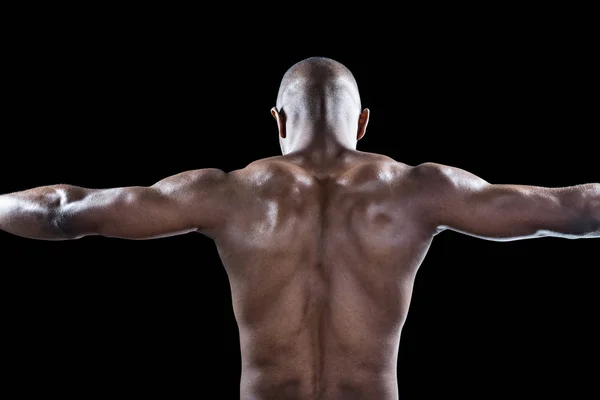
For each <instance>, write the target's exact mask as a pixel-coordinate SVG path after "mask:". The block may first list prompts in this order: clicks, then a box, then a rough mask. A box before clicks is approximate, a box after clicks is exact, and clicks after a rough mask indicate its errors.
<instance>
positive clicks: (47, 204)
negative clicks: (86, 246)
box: [0, 185, 69, 240]
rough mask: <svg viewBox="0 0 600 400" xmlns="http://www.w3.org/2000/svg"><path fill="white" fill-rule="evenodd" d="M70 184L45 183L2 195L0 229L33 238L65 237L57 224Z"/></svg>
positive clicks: (60, 238) (50, 238) (58, 238)
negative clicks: (50, 184) (49, 184)
mask: <svg viewBox="0 0 600 400" xmlns="http://www.w3.org/2000/svg"><path fill="white" fill-rule="evenodd" d="M68 188H69V187H68V186H65V185H54V186H43V187H38V188H34V189H29V190H25V191H22V192H15V193H9V194H5V195H1V196H0V229H1V230H3V231H6V232H9V233H12V234H14V235H18V236H23V237H27V238H32V239H43V240H64V239H67V237H66V236H65V235H64V234H63V232H62V231H61V229H60V228H59V225H58V218H59V217H60V215H59V210H60V205H61V202H62V201H63V200H64V198H65V192H66V191H67V190H68Z"/></svg>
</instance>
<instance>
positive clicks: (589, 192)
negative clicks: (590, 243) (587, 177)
mask: <svg viewBox="0 0 600 400" xmlns="http://www.w3.org/2000/svg"><path fill="white" fill-rule="evenodd" d="M579 210H580V212H579V213H578V216H577V218H576V220H575V221H574V223H573V226H572V228H573V231H574V232H573V233H575V234H576V235H577V237H582V238H597V237H600V184H599V183H592V184H588V185H582V191H581V203H580V207H579Z"/></svg>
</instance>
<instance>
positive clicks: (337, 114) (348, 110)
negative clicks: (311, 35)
mask: <svg viewBox="0 0 600 400" xmlns="http://www.w3.org/2000/svg"><path fill="white" fill-rule="evenodd" d="M271 114H272V115H273V117H274V118H275V119H276V120H277V126H278V129H279V142H280V144H281V151H282V152H283V154H287V153H289V152H293V151H301V150H302V149H311V151H313V152H315V151H316V149H321V150H323V149H326V148H327V149H329V150H331V149H335V148H340V147H344V148H350V149H355V148H356V142H357V140H359V139H361V138H362V137H363V135H364V134H365V129H366V127H367V123H368V121H369V110H368V109H367V108H365V109H364V110H362V111H361V104H360V96H359V94H358V87H357V85H356V80H355V79H354V76H353V75H352V73H351V72H350V70H349V69H348V68H346V67H345V66H344V65H343V64H341V63H339V62H337V61H335V60H332V59H330V58H326V57H310V58H307V59H304V60H302V61H300V62H297V63H296V64H294V65H292V66H291V67H290V69H288V70H287V71H286V73H285V74H284V75H283V78H282V79H281V84H280V86H279V92H278V94H277V104H276V107H273V108H272V109H271ZM334 152H335V151H334Z"/></svg>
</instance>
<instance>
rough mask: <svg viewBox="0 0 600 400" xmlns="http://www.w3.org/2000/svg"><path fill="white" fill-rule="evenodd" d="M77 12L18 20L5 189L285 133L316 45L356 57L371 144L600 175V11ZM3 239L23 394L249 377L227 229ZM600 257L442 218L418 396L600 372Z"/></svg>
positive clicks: (440, 158) (573, 394)
mask: <svg viewBox="0 0 600 400" xmlns="http://www.w3.org/2000/svg"><path fill="white" fill-rule="evenodd" d="M53 11H54V13H53V14H52V15H53V17H52V18H46V15H45V14H44V13H43V12H41V13H39V14H37V15H36V16H35V18H34V17H33V16H31V15H25V16H21V17H20V18H19V19H18V23H15V24H14V27H11V30H10V31H9V35H8V36H7V39H8V40H7V43H6V46H5V47H4V50H3V62H2V64H3V67H4V68H6V69H5V72H4V73H3V80H2V87H3V91H2V97H3V103H4V106H3V112H2V115H3V117H2V120H3V123H2V141H1V142H0V150H1V151H2V153H1V154H2V157H1V158H0V167H1V169H0V170H1V171H2V175H1V176H2V179H1V180H0V193H6V192H12V191H17V190H23V189H27V188H30V187H34V186H39V185H47V184H55V183H70V184H75V185H80V186H84V187H91V188H103V187H115V186H127V185H150V184H152V183H154V182H156V181H157V180H160V179H162V178H164V177H166V176H169V175H171V174H175V173H178V172H180V171H183V170H188V169H196V168H207V167H214V168H220V169H223V170H225V171H231V170H233V169H237V168H243V167H244V166H245V165H247V164H248V163H249V162H251V161H253V160H255V159H258V158H262V157H268V156H272V155H277V154H279V151H280V149H279V143H278V139H277V130H276V125H275V121H274V120H273V119H272V117H271V116H270V114H269V109H270V108H271V107H272V106H273V105H274V103H275V97H276V94H277V89H278V84H279V81H280V79H281V77H282V75H283V73H284V72H285V71H286V69H287V68H289V67H290V66H291V65H292V64H293V63H295V62H297V61H299V60H301V59H303V58H305V57H310V56H327V57H331V58H334V59H336V60H338V61H340V62H342V63H344V64H345V65H346V66H347V67H349V68H350V69H351V71H352V72H353V73H354V75H355V77H356V79H357V81H358V85H359V89H360V91H361V96H362V102H363V106H364V107H369V108H370V109H371V121H370V124H369V127H368V129H367V134H366V136H365V137H364V139H363V140H361V141H360V142H359V144H358V148H359V149H360V150H363V151H370V152H377V153H383V154H386V155H389V156H391V157H393V158H395V159H396V160H398V161H402V162H405V163H408V164H412V165H414V164H418V163H421V162H425V161H434V162H439V163H444V164H449V165H453V166H457V167H460V168H464V169H466V170H469V171H470V172H473V173H475V174H477V175H479V176H481V177H483V178H484V179H486V180H488V181H490V182H493V183H522V184H531V185H545V186H564V185H571V184H577V183H586V182H592V181H595V182H598V180H599V176H600V173H599V167H598V149H597V147H595V146H594V144H593V141H594V140H595V139H597V136H598V131H599V130H598V89H599V85H598V75H597V71H598V70H599V65H598V61H597V59H596V58H595V56H596V55H597V54H596V53H597V41H596V42H595V41H594V40H593V39H592V37H591V36H590V35H591V30H590V29H589V28H588V27H589V25H587V24H586V22H585V21H584V20H583V19H582V20H581V21H580V20H579V19H578V18H580V17H581V18H583V14H581V15H579V14H578V15H579V16H578V17H576V18H575V19H573V18H572V17H567V16H564V15H562V14H561V13H560V12H557V13H556V14H557V15H555V16H552V18H546V16H536V15H535V14H531V15H530V17H529V18H525V19H518V18H514V19H511V18H507V19H503V18H500V19H499V20H498V21H496V22H494V23H491V21H489V20H483V21H479V22H474V20H468V19H467V21H466V23H465V21H456V20H452V21H451V22H447V23H446V24H438V23H437V22H434V21H429V20H428V18H427V17H426V16H425V17H423V18H422V19H421V20H420V21H421V22H420V23H414V24H412V25H404V24H398V26H397V31H396V32H394V33H386V34H383V33H381V34H375V33H373V32H372V31H369V30H367V29H359V27H358V26H354V24H349V26H346V27H345V28H344V29H339V28H336V29H333V28H331V29H321V30H319V29H318V28H315V26H312V25H311V24H313V22H310V21H304V23H305V24H306V23H307V22H310V23H309V25H311V27H312V28H311V29H310V31H311V32H310V33H312V34H314V35H316V37H317V39H314V38H312V37H307V36H305V35H300V36H301V37H302V40H299V41H298V39H297V38H294V37H292V36H291V35H288V34H286V33H285V32H286V28H287V30H296V31H297V30H298V29H297V26H295V25H294V28H293V29H292V27H286V26H282V25H281V24H280V23H278V21H277V20H271V21H270V22H269V20H268V19H265V21H262V22H258V21H254V22H255V23H253V24H251V26H248V27H244V26H241V25H236V24H233V23H229V24H225V23H224V22H223V23H220V22H216V23H215V25H214V26H213V27H210V28H209V27H207V26H206V22H207V21H210V20H211V17H210V16H208V17H206V16H205V17H203V18H201V19H198V20H196V21H193V20H192V21H188V20H186V21H185V22H183V21H179V20H178V17H177V15H175V16H174V17H166V16H164V15H162V14H161V13H160V12H157V13H156V14H157V15H155V16H153V17H152V18H149V17H147V16H146V15H145V14H144V15H143V14H136V13H131V14H128V16H127V17H123V18H120V17H119V15H120V14H119V13H118V12H114V13H113V12H106V16H105V15H104V14H93V13H87V14H86V13H83V14H80V15H79V16H76V17H74V18H67V17H64V18H59V17H54V14H55V13H56V14H59V16H60V15H61V12H60V10H58V11H57V10H53ZM158 11H160V10H158ZM517 14H518V13H517ZM92 15H95V17H92ZM100 15H101V16H100ZM407 20H410V18H406V17H405V18H403V21H404V22H406V21H407ZM371 22H377V20H374V21H371ZM270 23H272V24H273V26H272V28H271V30H270V31H267V33H266V34H265V35H260V34H257V33H255V32H256V30H257V29H258V27H260V26H261V25H262V26H265V27H268V26H269V25H270ZM320 23H322V22H319V21H315V22H314V24H317V25H318V24H320ZM284 25H285V24H284ZM265 29H266V28H265ZM0 252H1V253H0V254H2V256H1V257H0V266H1V268H0V271H1V273H2V278H1V283H2V288H3V290H2V293H3V297H4V307H3V324H2V326H3V333H4V335H6V336H5V339H4V341H3V353H4V354H5V356H3V357H2V358H3V364H4V365H5V366H8V368H9V371H10V372H9V373H8V375H6V376H5V377H6V378H8V381H9V382H12V383H13V384H14V387H15V388H17V389H18V390H19V391H21V393H23V394H27V393H30V392H33V391H36V392H37V391H41V392H42V393H56V394H61V395H62V396H63V397H71V396H72V397H74V398H89V397H91V395H92V394H102V395H103V396H104V397H105V398H112V397H113V396H114V395H116V394H120V395H129V396H130V397H135V398H138V397H142V396H148V395H158V396H159V397H160V398H218V399H236V398H237V393H238V389H239V377H240V354H239V337H238V331H237V326H236V324H235V320H234V316H233V311H232V308H231V298H230V296H231V292H230V288H229V283H228V280H227V275H226V273H225V271H224V269H223V266H222V264H221V262H220V260H219V258H218V255H217V252H216V249H215V247H214V244H213V243H212V241H210V240H209V239H207V238H205V237H203V236H201V235H197V234H196V235H193V234H190V235H184V236H179V237H171V238H164V239H158V240H152V241H127V240H118V239H109V238H100V237H87V238H83V239H80V240H76V241H69V242H43V241H33V240H28V239H23V238H19V237H16V236H12V235H9V234H7V233H4V232H0ZM598 264H599V263H598V242H596V241H595V240H579V241H572V240H565V239H555V238H544V239H538V240H527V241H519V242H508V243H496V242H486V241H483V240H478V239H474V238H470V237H467V236H462V235H459V234H456V233H452V232H445V233H443V234H441V235H440V236H438V237H437V238H436V239H435V241H434V243H433V245H432V247H431V250H430V252H429V254H428V256H427V258H426V259H425V261H424V263H423V265H422V267H421V270H420V271H419V274H418V277H417V281H416V287H415V291H414V296H413V301H412V304H411V309H410V313H409V317H408V320H407V323H406V326H405V328H404V331H403V337H402V341H401V345H400V354H399V364H398V377H399V388H400V394H401V398H403V399H430V398H440V397H436V396H438V395H437V393H443V395H444V396H460V398H463V399H466V398H473V399H486V398H494V397H495V396H509V395H510V396H513V395H524V396H528V397H531V398H544V397H546V396H548V395H550V394H553V395H557V396H562V397H563V398H583V397H584V396H585V397H587V395H588V394H590V393H597V387H596V381H597V376H598V375H597V374H598V368H597V359H598V356H599V355H600V352H599V347H598V334H599V333H600V331H599V329H598V328H597V327H596V325H595V322H596V321H597V316H598V311H597V310H598V304H599V303H598V292H597V289H596V288H597V280H596V279H595V276H596V273H597V269H598ZM209 391H216V392H215V393H218V394H215V395H208V394H207V393H208V392H209ZM184 393H187V395H185V396H184V395H183V394H184Z"/></svg>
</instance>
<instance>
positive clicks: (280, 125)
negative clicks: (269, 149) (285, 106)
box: [271, 107, 285, 139]
mask: <svg viewBox="0 0 600 400" xmlns="http://www.w3.org/2000/svg"><path fill="white" fill-rule="evenodd" d="M271 115H272V116H273V118H275V120H276V121H277V129H279V136H281V137H282V138H283V139H285V114H284V113H283V112H279V111H277V107H273V108H271Z"/></svg>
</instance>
